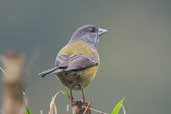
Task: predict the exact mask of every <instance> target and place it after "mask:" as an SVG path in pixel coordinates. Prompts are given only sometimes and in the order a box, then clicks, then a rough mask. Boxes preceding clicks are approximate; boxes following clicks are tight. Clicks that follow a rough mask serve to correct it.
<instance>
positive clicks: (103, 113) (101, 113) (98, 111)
mask: <svg viewBox="0 0 171 114" xmlns="http://www.w3.org/2000/svg"><path fill="white" fill-rule="evenodd" d="M84 108H86V107H85V106H84ZM88 109H90V110H92V111H94V112H97V113H100V114H108V113H105V112H103V111H100V110H97V109H95V108H88Z"/></svg>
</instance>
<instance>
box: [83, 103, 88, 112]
mask: <svg viewBox="0 0 171 114" xmlns="http://www.w3.org/2000/svg"><path fill="white" fill-rule="evenodd" d="M89 106H90V102H89V103H88V104H87V106H86V107H85V110H84V112H83V114H86V112H87V110H88V109H89Z"/></svg>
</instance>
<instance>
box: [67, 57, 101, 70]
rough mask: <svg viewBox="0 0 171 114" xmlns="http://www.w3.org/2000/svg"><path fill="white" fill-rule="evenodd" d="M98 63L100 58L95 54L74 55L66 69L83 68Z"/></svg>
mask: <svg viewBox="0 0 171 114" xmlns="http://www.w3.org/2000/svg"><path fill="white" fill-rule="evenodd" d="M96 65H98V58H97V57H96V56H94V55H83V54H79V55H73V56H71V57H70V59H69V61H68V66H67V68H66V69H65V71H71V70H82V69H86V68H89V67H92V66H96Z"/></svg>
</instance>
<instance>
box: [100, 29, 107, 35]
mask: <svg viewBox="0 0 171 114" xmlns="http://www.w3.org/2000/svg"><path fill="white" fill-rule="evenodd" d="M107 31H108V30H106V29H103V28H98V35H99V36H101V35H102V34H104V33H105V32H107Z"/></svg>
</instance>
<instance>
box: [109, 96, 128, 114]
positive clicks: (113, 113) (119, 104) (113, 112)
mask: <svg viewBox="0 0 171 114" xmlns="http://www.w3.org/2000/svg"><path fill="white" fill-rule="evenodd" d="M124 100H125V97H124V98H122V99H121V100H120V101H119V102H118V103H117V104H116V106H115V107H114V108H113V111H112V113H111V114H119V112H120V110H121V108H122V106H123V103H124Z"/></svg>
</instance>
